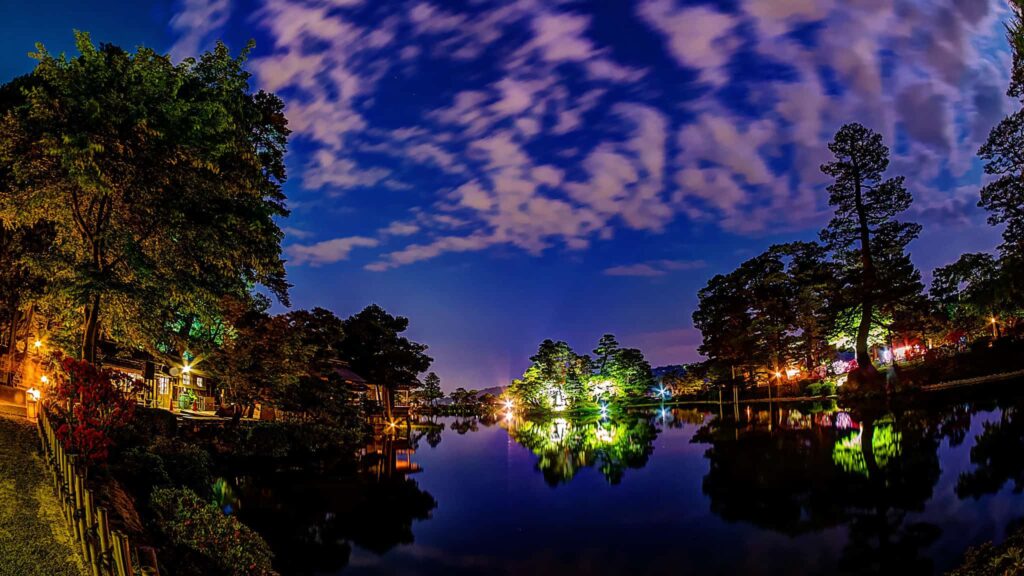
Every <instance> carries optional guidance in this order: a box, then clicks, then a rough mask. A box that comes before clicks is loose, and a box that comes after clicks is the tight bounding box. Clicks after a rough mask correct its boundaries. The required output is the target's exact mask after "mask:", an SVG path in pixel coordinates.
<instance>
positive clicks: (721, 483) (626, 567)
mask: <svg viewBox="0 0 1024 576" xmlns="http://www.w3.org/2000/svg"><path fill="white" fill-rule="evenodd" d="M1018 387H1024V383H1020V384H1016V385H1013V386H1007V387H1003V388H1002V389H1001V390H995V391H992V390H990V391H987V392H986V395H987V396H989V397H991V396H992V394H999V395H1001V396H1002V399H999V400H995V399H986V400H977V399H971V398H967V397H950V396H946V397H944V398H941V399H937V400H936V399H932V400H929V401H928V403H927V404H928V405H926V406H921V403H920V402H919V403H918V404H917V406H916V407H915V408H913V409H908V408H894V407H889V408H887V409H885V410H882V411H881V412H878V411H876V412H873V413H872V414H870V415H864V414H859V413H857V412H848V411H844V410H842V409H839V408H837V407H835V406H834V405H832V406H829V405H785V406H782V407H779V406H773V407H772V408H771V409H770V410H769V408H768V406H767V405H757V406H753V405H751V406H743V407H742V408H741V409H740V410H739V411H738V412H739V419H738V420H737V419H735V418H734V415H733V410H732V408H731V407H730V406H729V405H726V406H725V407H724V409H723V410H722V412H721V414H720V412H719V408H718V406H706V407H703V408H665V409H651V410H649V411H639V412H633V413H629V414H613V415H612V416H611V417H610V418H607V419H597V418H594V419H590V420H589V421H573V420H571V419H568V418H556V419H546V420H539V421H531V420H523V419H520V418H516V417H509V418H504V417H502V416H501V415H499V416H498V417H496V418H495V419H494V420H493V421H476V420H466V419H450V418H449V419H440V420H438V421H437V422H436V424H437V425H438V426H436V427H432V428H415V429H413V430H412V437H411V442H409V443H406V442H405V441H403V440H401V439H399V440H389V439H381V440H380V442H378V444H377V445H376V448H375V449H379V450H380V452H381V454H382V457H381V458H380V459H376V460H373V461H372V462H370V463H369V464H368V465H367V466H366V469H365V470H364V472H363V473H361V474H358V475H354V476H352V477H351V478H348V479H346V480H338V479H334V480H330V481H328V480H323V479H321V480H310V479H308V478H303V477H296V476H294V475H293V476H289V475H279V476H276V477H275V478H273V479H270V480H268V479H263V480H260V481H250V483H249V485H246V486H242V487H241V488H240V492H241V493H242V497H241V499H242V506H241V508H240V513H241V516H242V518H243V519H244V520H246V521H247V522H248V523H250V524H253V525H254V526H255V527H256V528H257V529H258V530H259V531H260V532H262V533H263V534H264V536H266V537H267V538H268V540H269V541H270V542H271V545H272V546H273V547H274V549H275V552H276V554H277V556H278V562H277V564H278V566H279V569H280V570H281V571H282V572H283V573H284V574H311V573H315V574H345V575H370V574H373V575H376V574H403V575H404V574H410V575H412V574H422V575H441V574H444V575H457V574H489V575H493V574H524V575H530V576H537V575H544V574H557V575H559V576H564V575H566V574H597V575H603V574H663V573H666V572H672V573H692V574H702V575H706V574H901V575H906V574H941V573H943V572H944V571H946V570H948V569H950V568H952V567H954V566H955V565H956V564H958V563H959V561H960V559H961V557H962V554H963V552H964V550H965V549H966V548H967V547H968V546H970V545H976V544H979V543H981V542H984V541H986V540H992V539H996V540H1000V539H1002V538H1003V535H1004V534H1005V532H1006V530H1007V528H1008V527H1009V526H1012V525H1013V523H1014V522H1015V521H1016V520H1017V519H1019V518H1022V517H1024V496H1022V495H1021V494H1018V492H1019V491H1020V489H1021V488H1024V412H1022V409H1024V394H1021V395H1016V394H1015V393H1014V392H1012V391H1013V390H1014V389H1015V388H1018ZM442 428H443V429H442Z"/></svg>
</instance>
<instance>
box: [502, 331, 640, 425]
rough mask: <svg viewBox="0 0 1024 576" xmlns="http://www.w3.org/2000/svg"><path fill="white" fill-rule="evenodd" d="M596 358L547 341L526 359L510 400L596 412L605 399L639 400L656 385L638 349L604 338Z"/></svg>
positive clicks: (510, 389)
mask: <svg viewBox="0 0 1024 576" xmlns="http://www.w3.org/2000/svg"><path fill="white" fill-rule="evenodd" d="M594 356H595V359H591V357H590V356H588V355H586V354H584V355H580V354H577V353H576V352H574V351H573V349H572V347H570V346H569V345H568V344H567V343H565V342H562V341H557V342H556V341H554V340H550V339H549V340H545V341H543V342H541V344H540V346H539V347H538V349H537V353H536V354H534V355H533V356H531V357H530V361H531V365H530V367H529V368H527V369H526V371H525V372H524V373H523V376H522V378H519V379H516V380H513V381H512V384H511V386H509V388H508V391H507V393H508V395H509V396H510V397H511V398H513V399H514V400H515V401H516V402H517V403H519V404H520V405H526V406H529V407H532V408H540V409H545V410H549V409H556V410H559V409H564V408H572V409H583V408H594V407H596V406H597V405H598V402H601V401H606V400H629V399H635V398H639V397H642V396H643V395H645V394H646V393H647V392H649V391H650V390H651V387H652V386H653V385H654V376H653V374H652V372H651V365H650V364H649V363H648V362H647V360H646V359H645V358H644V355H643V353H642V352H641V351H640V350H637V349H636V348H620V347H619V343H618V342H617V341H616V340H615V336H613V335H611V334H605V335H604V336H603V337H602V338H601V341H600V342H599V343H598V346H597V348H596V349H595V350H594Z"/></svg>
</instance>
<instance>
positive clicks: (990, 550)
mask: <svg viewBox="0 0 1024 576" xmlns="http://www.w3.org/2000/svg"><path fill="white" fill-rule="evenodd" d="M1008 574H1024V527H1017V528H1015V529H1014V530H1013V531H1012V532H1010V533H1009V534H1008V535H1007V536H1006V540H1004V541H1003V542H1002V543H1001V544H999V545H995V544H993V543H992V542H986V543H984V544H982V545H980V546H976V547H972V548H970V549H969V550H967V553H966V554H964V561H963V564H961V565H960V566H958V567H957V568H955V569H954V570H952V571H950V572H949V573H948V575H947V576H1007V575H1008Z"/></svg>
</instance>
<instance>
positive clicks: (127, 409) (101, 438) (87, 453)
mask: <svg viewBox="0 0 1024 576" xmlns="http://www.w3.org/2000/svg"><path fill="white" fill-rule="evenodd" d="M60 365H61V368H62V370H63V373H62V374H58V375H56V377H55V380H56V382H55V387H54V401H53V402H52V403H50V405H49V411H50V414H51V415H52V417H53V419H54V421H55V423H56V424H57V430H56V433H57V438H58V439H59V440H60V442H61V444H63V445H64V447H65V448H66V449H67V450H69V451H70V452H72V453H75V454H80V455H82V456H84V457H85V458H86V459H88V460H89V461H91V462H103V461H106V459H107V456H108V455H109V450H110V447H111V446H112V445H113V442H114V441H113V434H114V432H115V431H116V430H118V429H119V428H123V427H124V426H126V425H127V424H129V423H130V422H131V421H132V419H133V417H134V414H135V394H136V393H137V392H138V391H139V386H140V383H139V382H138V381H137V380H135V379H134V378H132V377H130V376H128V375H127V374H122V373H120V372H114V371H111V370H105V369H99V368H96V367H95V366H93V365H92V364H90V363H88V362H85V361H84V360H75V359H73V358H65V359H63V360H62V361H61V362H60Z"/></svg>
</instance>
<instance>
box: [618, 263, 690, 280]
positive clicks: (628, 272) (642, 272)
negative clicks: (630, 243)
mask: <svg viewBox="0 0 1024 576" xmlns="http://www.w3.org/2000/svg"><path fill="white" fill-rule="evenodd" d="M705 266H707V263H706V262H704V261H703V260H648V261H647V262H638V263H636V264H623V265H621V266H612V267H611V268H606V269H605V271H604V273H605V275H606V276H639V277H654V276H665V275H668V274H670V273H672V272H678V271H681V270H698V269H700V268H704V267H705Z"/></svg>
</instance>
